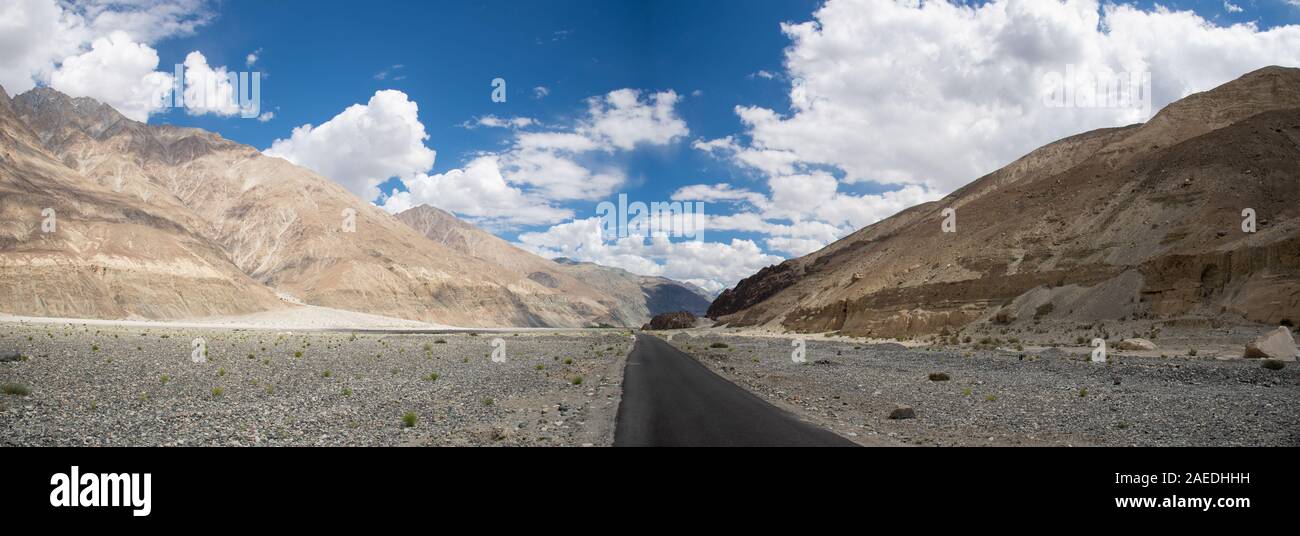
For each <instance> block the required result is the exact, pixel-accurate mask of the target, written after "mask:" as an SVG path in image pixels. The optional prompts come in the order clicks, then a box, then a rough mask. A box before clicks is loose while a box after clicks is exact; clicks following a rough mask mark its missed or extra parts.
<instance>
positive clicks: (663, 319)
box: [646, 311, 695, 329]
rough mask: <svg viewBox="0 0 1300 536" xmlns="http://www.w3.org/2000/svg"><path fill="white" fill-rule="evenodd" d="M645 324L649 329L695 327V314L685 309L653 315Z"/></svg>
mask: <svg viewBox="0 0 1300 536" xmlns="http://www.w3.org/2000/svg"><path fill="white" fill-rule="evenodd" d="M646 326H648V327H649V329H686V328H690V327H695V315H693V314H691V313H688V312H686V311H678V312H676V313H664V314H661V315H655V317H654V318H652V319H650V323H649V324H646Z"/></svg>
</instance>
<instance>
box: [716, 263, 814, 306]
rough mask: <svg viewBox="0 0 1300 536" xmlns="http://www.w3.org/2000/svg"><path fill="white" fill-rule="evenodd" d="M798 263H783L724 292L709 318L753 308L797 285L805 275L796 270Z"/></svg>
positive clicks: (765, 269) (768, 268)
mask: <svg viewBox="0 0 1300 536" xmlns="http://www.w3.org/2000/svg"><path fill="white" fill-rule="evenodd" d="M795 264H796V263H792V262H783V263H781V264H777V265H773V266H768V267H766V268H763V269H762V270H759V271H758V273H757V274H754V275H752V276H749V277H746V278H744V279H742V280H740V283H738V284H736V286H735V287H733V288H729V289H727V290H724V291H722V294H719V295H718V297H717V299H715V300H713V303H712V304H711V305H709V310H708V312H707V314H706V316H708V317H709V318H715V319H716V318H719V317H723V316H726V315H730V314H734V313H737V312H740V311H743V310H745V309H747V308H749V307H752V306H754V305H756V304H758V303H760V302H762V301H763V300H766V299H767V298H769V297H771V296H772V295H773V294H776V293H777V292H780V291H782V290H785V288H786V287H789V286H790V285H793V284H795V282H797V281H798V280H799V278H800V277H801V276H802V275H803V274H801V273H799V272H798V271H796V270H795V268H794V266H795Z"/></svg>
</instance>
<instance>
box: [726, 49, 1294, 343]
mask: <svg viewBox="0 0 1300 536" xmlns="http://www.w3.org/2000/svg"><path fill="white" fill-rule="evenodd" d="M1298 185H1300V70H1297V69H1285V68H1277V67H1272V68H1266V69H1262V70H1260V71H1256V72H1253V73H1250V74H1247V75H1245V76H1243V77H1242V78H1240V79H1238V80H1236V81H1233V82H1230V83H1228V84H1225V85H1224V86H1221V87H1219V88H1216V89H1214V90H1212V91H1209V92H1205V93H1202V94H1197V95H1192V96H1189V97H1187V98H1185V99H1183V100H1180V101H1178V102H1176V103H1173V104H1171V105H1170V106H1168V107H1166V108H1165V109H1164V110H1162V111H1161V112H1160V113H1159V114H1157V115H1156V117H1154V118H1153V119H1152V120H1151V121H1150V122H1148V123H1146V124H1144V125H1135V126H1130V127H1125V128H1119V129H1104V130H1099V131H1094V132H1089V133H1086V134H1082V135H1079V136H1074V137H1071V138H1066V139H1064V140H1061V141H1058V142H1056V143H1053V144H1050V145H1047V146H1045V147H1043V148H1041V149H1038V150H1036V151H1034V152H1032V153H1030V154H1029V155H1026V156H1025V157H1024V158H1022V159H1020V160H1017V161H1016V162H1014V163H1012V164H1010V165H1008V166H1007V167H1005V168H1003V169H1001V170H998V171H996V172H994V173H991V174H989V175H987V176H985V177H982V178H980V179H979V180H977V181H975V182H973V183H971V184H970V185H967V186H966V187H964V188H962V189H960V190H958V191H956V192H954V193H953V194H951V195H949V196H948V197H946V198H944V199H942V200H939V201H936V202H933V203H927V204H923V205H920V206H917V207H913V208H911V209H908V210H906V211H903V212H901V213H899V214H897V215H895V216H893V217H891V218H888V219H886V220H882V221H881V222H878V223H876V224H874V225H871V226H868V227H866V228H863V229H861V230H859V231H857V232H855V233H853V234H851V235H849V236H847V237H845V238H844V239H841V240H840V241H838V242H836V243H833V244H831V245H829V246H827V247H826V248H824V249H822V250H820V251H818V252H815V253H813V254H810V255H808V256H805V257H802V258H799V259H792V260H790V261H786V262H785V263H783V264H781V265H778V266H774V267H769V268H767V269H764V270H763V271H761V272H759V273H758V274H755V275H754V276H752V277H750V278H747V279H745V280H743V281H742V282H741V283H740V284H738V285H737V286H736V288H734V289H730V290H728V291H726V292H724V293H723V294H722V295H721V296H719V298H718V300H717V301H715V302H714V305H713V307H712V308H711V309H710V311H709V316H710V317H713V318H717V319H720V320H722V321H724V322H726V323H728V324H731V325H766V326H771V327H782V328H785V329H791V330H796V331H805V332H824V331H843V332H845V333H848V334H857V335H872V336H889V337H908V336H914V335H921V334H927V333H936V332H942V331H944V330H953V329H959V328H961V327H963V326H967V325H969V324H971V323H973V322H987V323H995V324H1001V323H1016V322H1020V323H1024V322H1033V321H1049V320H1052V319H1056V320H1066V319H1085V318H1088V319H1104V320H1124V319H1136V318H1174V317H1183V316H1197V317H1206V318H1226V319H1239V320H1243V321H1251V322H1262V323H1278V322H1281V321H1283V320H1290V321H1292V322H1294V321H1297V320H1300V186H1298ZM946 208H952V209H954V210H955V214H956V232H952V233H945V232H943V230H942V228H941V224H942V222H943V220H944V219H945V217H946V216H945V215H944V213H943V211H944V209H946ZM1248 208H1249V209H1252V210H1253V211H1254V212H1255V214H1256V215H1257V224H1258V228H1257V232H1254V233H1247V232H1243V231H1242V223H1243V219H1244V218H1243V214H1242V212H1243V210H1244V209H1248Z"/></svg>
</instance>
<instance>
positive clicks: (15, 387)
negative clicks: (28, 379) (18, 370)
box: [0, 383, 32, 396]
mask: <svg viewBox="0 0 1300 536" xmlns="http://www.w3.org/2000/svg"><path fill="white" fill-rule="evenodd" d="M0 392H3V393H4V394H7V395H17V396H27V395H29V394H31V393H32V390H31V389H28V388H27V386H26V385H20V384H17V383H6V384H3V385H0Z"/></svg>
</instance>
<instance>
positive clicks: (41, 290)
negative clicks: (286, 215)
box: [0, 88, 284, 318]
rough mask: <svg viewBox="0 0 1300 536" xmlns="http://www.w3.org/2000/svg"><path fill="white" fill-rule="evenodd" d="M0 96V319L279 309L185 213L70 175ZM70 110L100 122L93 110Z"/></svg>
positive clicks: (15, 103) (84, 104)
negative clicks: (3, 315) (5, 316)
mask: <svg viewBox="0 0 1300 536" xmlns="http://www.w3.org/2000/svg"><path fill="white" fill-rule="evenodd" d="M0 96H2V97H0V310H2V311H3V312H6V313H14V314H26V315H43V316H70V317H94V318H174V317H190V316H207V315H213V314H240V313H248V312H254V311H260V310H270V309H275V308H278V307H283V306H284V305H283V304H282V303H281V302H280V300H279V299H277V298H276V296H275V294H274V293H273V292H272V291H271V290H270V289H268V288H266V287H265V286H263V285H262V284H260V283H258V282H257V281H255V280H253V279H252V278H250V277H248V276H247V275H246V274H244V273H243V272H242V271H240V270H239V269H238V268H237V267H236V266H235V265H234V263H233V262H232V261H231V259H230V257H229V256H228V255H227V254H226V252H225V251H224V250H223V249H222V247H221V246H220V245H219V244H217V243H216V242H214V241H212V240H211V239H209V238H208V237H206V236H204V235H202V234H200V233H196V232H193V231H192V230H191V227H190V226H191V225H193V224H194V223H195V222H196V220H195V219H194V218H193V217H192V215H191V214H189V213H188V211H186V210H184V209H183V208H180V207H177V206H175V205H174V204H170V203H165V202H160V203H151V202H149V199H147V198H141V197H139V196H134V195H129V194H126V193H123V192H120V191H114V190H112V189H109V188H105V187H103V186H101V185H100V184H99V183H98V182H97V181H95V180H92V179H91V178H89V177H87V176H86V175H84V174H82V173H81V172H79V171H78V170H76V169H72V168H70V167H68V166H67V165H66V160H65V159H64V158H63V157H62V156H61V155H59V154H57V153H56V152H53V151H51V150H49V149H48V147H47V145H46V144H45V141H46V140H45V139H42V138H41V137H40V136H39V135H38V133H37V132H36V131H34V130H33V129H32V128H31V127H30V126H29V125H28V124H27V123H26V122H25V121H24V120H23V119H21V118H20V117H19V115H18V108H20V107H21V105H22V101H21V100H11V99H10V98H9V97H8V95H7V93H5V92H4V90H3V88H0ZM20 98H21V97H20ZM68 104H69V105H70V106H72V107H79V108H81V109H82V110H84V111H85V112H87V113H88V114H92V113H103V110H102V109H101V108H99V107H98V106H96V104H97V103H93V101H86V100H78V101H75V102H74V101H69V102H68ZM114 113H115V112H114ZM47 209H48V210H51V211H52V212H47ZM47 221H48V222H49V223H52V228H48V229H47V228H46V227H44V226H43V224H45V223H46V222H47ZM46 230H49V231H50V232H45V231H46Z"/></svg>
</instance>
